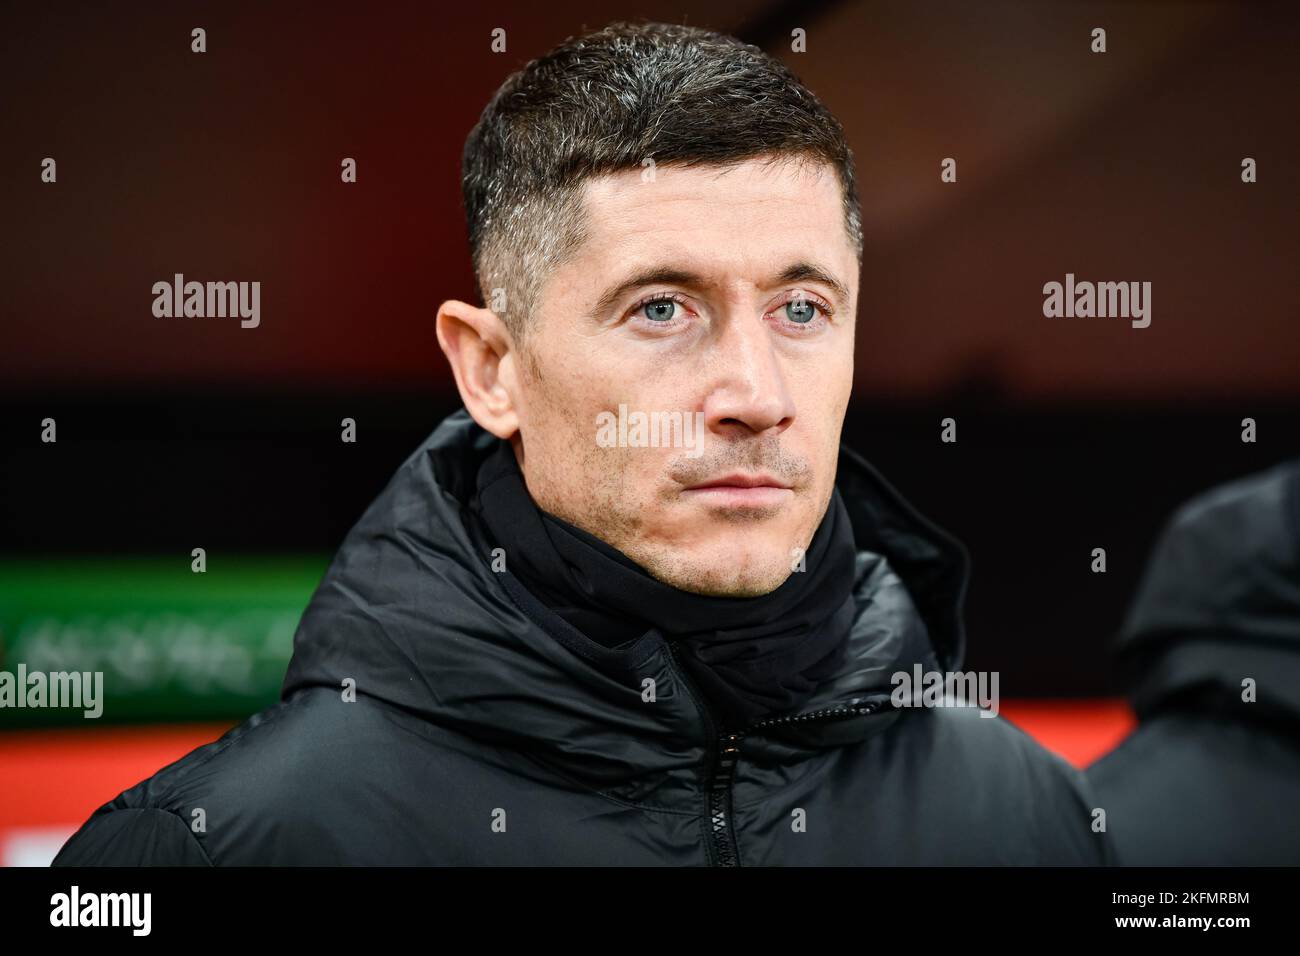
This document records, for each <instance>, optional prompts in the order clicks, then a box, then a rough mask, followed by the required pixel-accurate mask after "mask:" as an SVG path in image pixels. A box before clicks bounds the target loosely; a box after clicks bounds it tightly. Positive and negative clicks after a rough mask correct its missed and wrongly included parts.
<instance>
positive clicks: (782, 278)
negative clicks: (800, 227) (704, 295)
mask: <svg viewBox="0 0 1300 956" xmlns="http://www.w3.org/2000/svg"><path fill="white" fill-rule="evenodd" d="M789 282H820V283H821V284H822V285H825V286H828V287H829V288H830V289H832V290H833V291H834V294H835V297H836V298H838V299H839V300H840V303H841V304H842V305H844V306H846V307H847V306H848V304H849V300H850V298H851V296H850V294H849V288H848V286H846V285H845V284H844V283H843V282H841V281H840V280H839V279H837V278H835V276H833V275H832V274H831V273H830V272H829V271H828V270H826V269H823V268H822V267H821V266H819V265H816V264H815V263H812V262H805V261H800V262H794V263H791V264H790V265H789V266H787V267H786V268H785V269H784V270H783V271H782V272H781V274H780V275H777V276H774V277H773V279H772V281H771V282H770V283H769V284H770V285H783V284H785V283H789ZM647 285H684V286H694V287H695V288H703V287H705V286H707V285H710V282H709V280H708V279H706V278H705V277H704V276H702V275H700V274H699V273H698V272H692V271H690V270H689V269H679V268H676V267H674V266H650V267H648V268H645V269H641V270H638V271H637V272H634V273H633V274H632V275H630V276H628V277H627V278H626V279H624V280H623V281H621V282H619V283H617V284H615V285H613V286H611V287H610V288H609V289H607V290H605V292H604V294H603V295H601V297H600V299H599V301H597V303H596V307H595V308H594V309H592V311H591V315H592V317H593V318H599V317H602V316H604V315H605V314H606V313H608V312H609V310H610V309H612V308H613V307H614V305H615V303H617V302H618V300H619V299H621V298H623V296H625V295H627V294H628V293H629V292H631V291H632V290H633V289H638V288H640V287H642V286H647Z"/></svg>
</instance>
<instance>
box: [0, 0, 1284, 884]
mask: <svg viewBox="0 0 1300 956" xmlns="http://www.w3.org/2000/svg"><path fill="white" fill-rule="evenodd" d="M0 16H2V17H3V20H4V23H3V29H2V30H0V71H2V74H3V81H4V83H3V89H4V94H3V100H2V101H0V110H2V111H3V112H2V113H0V124H2V125H0V128H2V129H3V130H4V142H5V148H4V149H3V150H0V230H2V231H0V235H3V239H4V255H3V257H0V412H2V414H0V437H2V438H3V443H2V444H0V670H7V671H10V672H16V670H17V668H18V666H19V665H24V666H26V667H27V668H28V669H30V670H88V671H102V672H103V673H104V690H105V703H104V713H103V716H102V717H100V718H98V719H95V720H88V719H85V718H83V717H82V716H81V712H80V711H70V710H40V709H25V710H15V709H5V710H0V863H4V864H9V865H13V864H21V863H30V864H42V863H44V862H47V861H48V860H49V859H50V858H51V857H52V856H53V854H54V852H55V851H56V850H57V848H58V846H59V845H61V843H62V841H63V840H64V839H65V838H66V837H67V835H68V834H70V833H71V831H72V830H73V829H74V828H75V827H76V826H78V825H79V824H80V823H81V822H82V821H83V820H84V819H85V818H86V817H87V816H89V814H90V813H91V812H92V811H93V810H94V809H95V808H96V807H98V806H99V805H101V804H102V803H104V802H105V801H107V800H109V799H111V798H112V797H113V796H115V795H116V794H117V793H118V792H119V791H120V790H122V789H124V788H126V787H129V786H131V785H133V784H134V783H136V782H138V781H139V780H140V779H143V778H144V777H146V776H148V775H150V774H152V773H153V772H154V771H156V770H157V769H158V768H159V767H161V766H162V765H164V764H166V763H169V762H170V761H172V760H174V759H176V758H178V757H180V756H181V755H183V754H184V753H186V752H188V751H189V750H190V749H192V748H193V747H195V746H198V745H200V744H202V743H206V742H207V741H209V740H212V739H215V738H216V737H217V736H219V735H220V733H221V732H223V731H224V730H225V729H226V728H228V727H230V726H232V725H233V724H235V723H237V722H239V721H240V720H242V719H243V718H245V717H247V716H248V715H250V714H252V713H253V712H255V711H256V710H259V709H261V708H262V707H264V706H266V705H267V704H269V703H271V702H273V701H274V700H275V699H276V698H277V696H278V691H279V684H280V679H281V677H282V676H283V673H284V667H285V664H286V662H287V660H288V655H289V653H290V651H291V648H292V637H293V631H294V628H295V626H296V623H297V619H298V615H299V614H300V612H301V610H302V608H303V607H304V606H305V604H306V603H307V600H308V599H309V598H310V596H311V593H312V590H313V588H314V587H315V585H316V583H317V581H318V580H319V578H320V576H321V574H322V572H323V571H324V569H325V567H326V565H327V563H328V561H329V559H330V557H331V555H332V554H333V552H334V550H335V549H336V548H337V546H338V545H339V543H340V542H341V540H342V537H343V535H344V533H345V532H346V531H347V529H348V528H349V527H350V526H351V525H352V523H353V522H354V521H355V520H356V519H357V518H358V517H360V514H361V512H362V510H363V509H364V507H365V506H366V505H367V504H368V503H369V501H370V500H371V499H372V498H373V497H374V496H375V495H376V494H377V493H378V492H379V491H380V489H381V488H382V487H383V486H384V484H385V483H386V482H387V480H388V478H389V476H390V475H391V474H392V472H393V470H394V469H395V468H396V466H397V465H398V464H399V463H400V462H401V461H402V459H404V458H405V457H406V455H408V454H409V453H410V451H411V450H412V449H413V448H414V447H415V445H416V444H417V443H418V442H419V441H420V440H421V439H422V438H423V437H425V436H426V435H427V434H428V433H429V432H430V431H431V430H432V429H433V428H434V427H435V426H436V425H437V424H438V422H439V421H441V420H442V418H443V417H445V416H446V415H447V414H449V413H450V412H452V411H453V410H455V409H456V408H457V407H459V404H460V403H459V400H458V398H457V396H456V393H455V388H454V385H453V382H452V379H451V376H450V372H449V369H448V366H447V364H446V362H445V361H444V359H443V357H442V355H441V353H440V351H439V349H438V345H437V341H436V338H435V336H434V327H433V320H434V315H435V312H436V310H437V306H438V304H439V302H440V301H442V300H443V299H445V298H452V297H456V298H463V299H472V298H473V296H474V287H473V280H472V276H471V271H470V266H469V256H468V244H467V241H466V236H465V224H464V216H463V211H462V209H461V205H460V191H459V163H460V151H461V148H462V146H463V143H464V139H465V136H466V134H467V133H468V132H469V130H470V128H471V127H472V126H473V124H474V123H475V121H476V120H477V118H478V115H479V113H480V111H481V110H482V108H483V107H484V105H485V104H486V103H487V101H488V99H489V98H490V97H491V95H492V93H493V92H494V91H495V90H496V88H497V87H498V86H499V85H500V83H501V82H502V81H503V80H504V79H505V77H506V76H507V75H508V73H510V72H511V71H513V70H515V69H518V68H519V67H520V66H522V65H523V64H524V63H525V62H526V61H527V60H528V59H531V58H532V57H534V56H537V55H540V54H541V53H543V52H545V51H546V50H547V49H548V48H549V47H551V46H553V45H554V44H556V43H558V42H559V41H561V40H563V39H565V38H566V37H568V36H570V35H572V34H575V33H581V32H585V31H586V30H588V29H595V28H599V27H601V26H603V25H605V24H606V23H608V22H609V21H611V20H614V19H639V18H642V17H645V18H650V19H655V20H665V21H674V22H685V23H688V24H692V25H697V26H705V27H711V28H714V29H718V30H722V31H724V32H728V33H731V34H734V35H736V36H739V37H741V38H742V39H745V40H748V41H750V42H753V43H756V44H759V45H760V46H762V47H764V48H765V49H767V50H769V51H770V52H771V53H773V54H774V55H776V56H778V57H780V58H781V59H782V60H784V61H785V62H786V63H788V64H789V65H790V66H791V68H792V69H793V70H794V71H795V72H796V73H797V74H798V75H799V76H800V77H801V78H803V79H804V81H805V82H806V83H807V84H808V85H809V86H810V87H811V88H812V89H813V90H814V91H815V92H816V93H817V94H818V95H819V96H820V97H822V99H823V100H824V101H825V102H826V104H827V106H828V107H829V108H830V109H831V110H832V112H834V113H835V114H836V115H837V116H838V117H839V118H840V120H841V122H842V123H843V124H844V126H845V128H846V130H847V132H848V135H849V138H850V141H851V144H852V146H853V149H854V152H855V154H856V157H857V163H858V174H859V179H860V184H861V194H862V202H863V219H864V227H865V231H866V254H865V263H864V268H863V275H862V284H861V293H860V310H859V315H858V333H857V339H858V354H857V356H856V362H857V364H856V368H857V379H856V384H855V393H854V404H853V405H852V407H851V408H850V410H849V413H848V417H847V421H846V423H845V433H844V438H845V441H846V442H847V443H848V444H850V445H851V446H853V447H854V448H856V449H857V450H858V451H860V452H862V453H863V454H865V455H866V456H867V457H868V458H869V459H871V460H872V461H873V462H874V463H875V464H876V465H877V466H878V467H879V468H880V469H881V470H882V471H883V473H884V474H885V475H886V476H887V477H888V478H889V479H890V481H891V482H892V483H893V484H895V485H896V486H897V487H899V488H900V490H902V492H903V493H904V494H905V495H906V496H907V497H908V498H909V499H910V500H911V501H912V502H913V504H915V505H916V506H917V507H918V508H919V509H920V510H921V511H922V512H924V513H925V514H926V515H928V516H929V517H931V518H932V519H934V520H935V521H937V522H938V523H939V524H941V525H943V526H945V527H947V528H948V529H949V530H951V531H952V532H954V533H955V534H956V535H957V536H958V537H960V538H961V539H962V540H963V541H964V542H965V543H966V545H967V547H968V548H969V549H970V551H971V553H972V556H973V574H972V579H971V587H970V593H969V599H968V604H967V608H968V620H969V634H970V636H969V653H968V656H967V660H966V663H965V666H966V667H967V668H972V669H979V670H996V671H998V672H999V673H1000V675H1001V676H1000V680H1001V686H1000V691H1001V694H1002V697H1003V705H1002V712H1003V714H1004V715H1006V716H1008V717H1009V718H1011V719H1012V720H1014V721H1015V722H1016V723H1018V724H1019V725H1020V726H1022V727H1024V728H1025V729H1027V730H1028V731H1029V732H1031V733H1033V734H1034V735H1035V736H1036V737H1038V739H1040V740H1041V741H1042V742H1043V743H1044V744H1046V745H1047V746H1049V747H1051V748H1053V749H1055V750H1056V751H1058V752H1060V753H1062V754H1063V755H1064V756H1066V757H1067V758H1068V759H1070V760H1072V761H1073V762H1075V763H1076V764H1078V765H1081V766H1082V765H1084V764H1086V763H1087V762H1089V761H1091V760H1092V759H1093V758H1095V757H1096V756H1098V755H1099V754H1100V753H1102V752H1103V751H1104V750H1106V749H1107V748H1108V747H1109V746H1111V745H1112V744H1113V743H1114V742H1115V741H1116V740H1117V739H1118V738H1119V737H1120V736H1122V735H1123V733H1124V732H1125V731H1126V729H1127V728H1128V727H1129V726H1130V724H1131V720H1132V718H1131V715H1130V714H1129V711H1128V709H1127V707H1126V705H1125V704H1124V702H1123V701H1122V700H1121V699H1119V698H1118V696H1117V695H1116V691H1115V688H1114V686H1113V685H1112V684H1111V681H1110V678H1109V667H1108V656H1107V647H1108V642H1109V641H1110V638H1111V636H1112V635H1113V633H1114V632H1115V630H1116V628H1117V627H1118V625H1119V623H1120V621H1121V620H1122V617H1123V614H1124V610H1125V607H1126V605H1127V602H1128V601H1129V599H1130V598H1131V596H1132V593H1133V591H1134V588H1135V587H1136V584H1137V581H1138V575H1139V573H1140V571H1141V568H1142V566H1143V563H1144V561H1145V559H1146V557H1147V553H1148V551H1149V549H1150V547H1151V545H1152V543H1153V541H1154V538H1155V536H1156V534H1157V532H1158V531H1159V529H1160V527H1161V525H1162V524H1163V522H1164V521H1165V519H1166V518H1167V516H1168V514H1169V512H1170V511H1171V509H1172V508H1173V507H1174V506H1175V505H1176V504H1177V503H1178V502H1180V501H1181V500H1183V499H1184V498H1186V497H1187V496H1189V495H1190V494H1192V493H1193V492H1195V491H1197V490H1200V489H1203V488H1205V487H1208V486H1210V485H1212V484H1215V483H1217V482H1220V481H1223V480H1226V479H1229V478H1232V477H1236V476H1239V475H1243V474H1246V473H1248V472H1252V471H1256V470H1259V469H1262V468H1265V467H1267V466H1269V465H1272V464H1275V463H1277V462H1280V461H1282V460H1284V459H1287V458H1290V457H1293V456H1295V455H1296V454H1300V374H1298V370H1300V334H1297V332H1296V324H1297V319H1300V314H1298V313H1300V279H1298V275H1300V271H1298V270H1297V268H1296V263H1297V252H1298V251H1300V249H1298V248H1297V237H1296V223H1297V222H1298V221H1300V173H1298V172H1297V169H1298V168H1300V167H1298V166H1297V157H1300V133H1298V132H1297V123H1296V116H1297V110H1296V106H1297V103H1296V92H1297V90H1300V61H1298V58H1297V55H1296V51H1297V49H1298V48H1300V47H1298V45H1297V40H1300V14H1298V13H1297V8H1296V6H1295V5H1294V4H1265V3H1260V4H1242V3H1230V2H1196V3H1173V2H1116V3H1088V2H1078V3H1051V4H1047V3H1041V2H1031V0H1024V2H981V3H976V4H973V3H967V2H956V0H954V2H936V0H924V2H915V0H907V2H901V0H900V2H859V3H854V2H825V0H823V2H813V3H806V2H805V3H794V2H784V3H781V2H778V3H773V2H758V0H740V2H735V0H732V2H728V3H725V4H724V3H720V2H718V3H714V2H695V3H691V4H689V5H682V4H673V3H650V2H636V3H627V2H617V3H615V2H596V0H592V2H570V0H556V2H553V3H548V4H513V5H505V4H477V5H473V6H472V8H470V9H462V10H459V11H456V12H450V11H445V10H439V9H435V5H432V4H426V3H409V4H403V3H377V4H366V5H344V4H340V5H338V6H337V8H332V7H329V6H326V5H310V6H308V7H303V6H300V5H291V4H278V3H265V2H260V3H234V2H232V3H223V4H221V5H212V4H201V3H165V4H164V3H136V4H131V5H130V6H129V7H123V6H121V5H113V6H111V7H103V6H101V5H96V4H90V3H87V4H72V3H52V4H40V5H37V4H27V5H18V4H12V5H9V6H7V7H6V8H5V11H4V12H3V14H0ZM195 27H202V28H204V29H205V30H206V32H207V52H206V53H204V54H195V53H192V52H191V51H190V44H191V37H190V31H191V30H192V29H193V28H195ZM497 27H500V28H503V29H505V31H506V37H507V49H506V51H505V52H504V53H494V52H492V50H491V47H490V42H491V34H492V31H493V29H494V28H497ZM1096 27H1102V28H1104V29H1105V30H1106V31H1107V51H1106V52H1105V53H1104V54H1097V53H1093V52H1091V50H1090V46H1091V42H1092V40H1091V31H1092V30H1093V29H1094V28H1096ZM796 28H802V29H804V30H806V31H807V52H804V53H793V52H791V50H790V35H791V31H792V30H794V29H796ZM46 157H52V158H54V159H55V160H56V161H57V177H58V178H57V182H56V183H53V184H50V183H44V182H42V181H41V163H42V160H43V159H44V158H46ZM344 157H352V158H354V159H355V160H356V162H357V182H356V183H355V184H344V183H342V182H340V176H339V172H340V163H341V161H342V159H343V158H344ZM948 157H951V158H954V159H956V161H957V181H956V182H955V183H943V182H941V181H940V176H939V171H940V163H941V161H942V160H943V159H945V158H948ZM1246 157H1250V158H1253V159H1254V160H1255V161H1256V163H1257V168H1258V182H1255V183H1251V184H1246V183H1243V182H1242V179H1241V163H1242V160H1243V159H1244V158H1246ZM1067 272H1071V273H1074V274H1075V275H1076V276H1077V277H1078V278H1079V279H1080V280H1084V279H1088V280H1094V281H1106V280H1113V281H1149V282H1151V283H1152V286H1153V293H1152V322H1151V325H1150V327H1149V328H1146V329H1134V328H1131V327H1130V325H1129V323H1128V321H1126V320H1123V319H1097V318H1094V319H1047V318H1044V316H1043V314H1042V304H1043V293H1042V287H1043V284H1044V283H1046V282H1050V281H1057V282H1060V281H1063V280H1064V277H1065V274H1066V273H1067ZM175 273H183V274H184V275H185V276H186V278H187V279H197V280H199V281H207V280H246V281H251V280H259V281H260V282H261V284H262V299H261V314H262V319H261V324H260V326H259V327H258V328H256V329H243V328H241V327H240V325H239V322H238V320H237V319H194V318H191V319H158V318H155V317H154V316H153V314H152V302H153V294H152V291H151V289H152V285H153V283H154V282H157V281H160V280H170V279H171V277H172V276H173V275H174V274H175ZM949 416H951V417H953V418H955V419H956V420H957V422H958V441H957V443H956V444H944V443H942V442H941V441H940V440H939V439H940V421H941V419H943V418H944V417H949ZM1246 417H1250V418H1253V419H1255V420H1256V422H1257V427H1258V437H1257V441H1256V442H1254V443H1244V442H1242V440H1241V422H1242V419H1243V418H1246ZM47 418H51V419H54V420H55V422H56V426H57V438H58V440H57V442H56V443H53V444H51V443H45V442H42V440H41V433H42V427H43V426H42V421H43V420H44V419H47ZM343 418H352V419H355V421H356V423H357V441H356V442H355V443H354V444H345V443H343V442H341V441H340V440H339V434H340V422H341V420H342V419H343ZM1096 547H1103V548H1105V549H1106V553H1107V572H1106V573H1105V574H1095V573H1093V572H1092V571H1091V561H1092V555H1091V552H1092V549H1093V548H1096ZM195 548H203V549H205V552H206V560H207V571H206V573H204V574H195V573H192V571H191V561H192V557H191V554H192V551H193V549H195Z"/></svg>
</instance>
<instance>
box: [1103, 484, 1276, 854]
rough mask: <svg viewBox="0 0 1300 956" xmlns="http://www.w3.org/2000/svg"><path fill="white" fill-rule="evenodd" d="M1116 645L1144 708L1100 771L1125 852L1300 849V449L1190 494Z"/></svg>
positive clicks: (1136, 702)
mask: <svg viewBox="0 0 1300 956" xmlns="http://www.w3.org/2000/svg"><path fill="white" fill-rule="evenodd" d="M1117 651H1118V662H1119V665H1120V668H1121V675H1122V678H1123V680H1124V683H1125V685H1126V687H1127V689H1128V691H1129V696H1130V699H1131V700H1132V702H1133V707H1134V709H1135V710H1136V711H1137V715H1138V718H1139V724H1138V728H1137V729H1136V730H1135V731H1134V732H1133V733H1132V734H1131V735H1129V736H1128V737H1127V738H1126V739H1125V740H1124V741H1123V742H1122V743H1121V744H1120V745H1119V746H1118V747H1116V748H1115V749H1114V750H1113V751H1111V752H1110V753H1109V754H1107V755H1106V756H1105V757H1103V758H1101V760H1099V761H1097V762H1096V763H1094V764H1093V765H1092V766H1091V767H1089V768H1088V776H1089V778H1090V779H1091V780H1092V782H1093V785H1094V786H1095V787H1096V788H1097V792H1098V794H1099V799H1100V800H1101V806H1102V807H1103V808H1104V809H1105V810H1106V816H1107V821H1108V826H1109V829H1110V830H1111V832H1112V833H1113V835H1114V837H1115V848H1116V851H1117V853H1118V856H1119V862H1120V863H1121V864H1125V865H1138V866H1220V865H1231V866H1296V865H1297V864H1300V809H1298V808H1300V462H1291V463H1289V464H1286V465H1279V466H1278V467H1276V468H1272V469H1270V470H1268V471H1266V472H1263V473H1262V474H1257V475H1251V476H1250V477H1248V478H1244V479H1241V480H1239V481H1234V482H1231V483H1229V484H1227V485H1223V486H1221V487H1219V488H1215V489H1213V490H1212V491H1209V492H1206V493H1205V494H1203V495H1199V496H1197V497H1196V498H1194V499H1193V500H1192V501H1190V502H1188V503H1187V504H1185V505H1184V506H1183V507H1182V508H1181V509H1180V510H1179V512H1178V514H1176V515H1175V516H1174V518H1173V520H1172V521H1171V522H1170V524H1169V527H1168V528H1167V529H1166V530H1165V532H1164V534H1163V535H1162V536H1161V539H1160V542H1159V544H1158V545H1157V546H1156V550H1155V554H1154V556H1153V557H1152V559H1151V563H1150V566H1149V567H1148V569H1147V573H1146V577H1145V579H1144V580H1143V582H1142V586H1141V588H1140V590H1139V591H1138V595H1137V599H1136V600H1135V601H1134V603H1133V607H1132V608H1131V609H1130V611H1129V615H1128V620H1127V621H1126V622H1125V624H1124V628H1123V630H1122V631H1121V632H1120V636H1119V641H1118V643H1117Z"/></svg>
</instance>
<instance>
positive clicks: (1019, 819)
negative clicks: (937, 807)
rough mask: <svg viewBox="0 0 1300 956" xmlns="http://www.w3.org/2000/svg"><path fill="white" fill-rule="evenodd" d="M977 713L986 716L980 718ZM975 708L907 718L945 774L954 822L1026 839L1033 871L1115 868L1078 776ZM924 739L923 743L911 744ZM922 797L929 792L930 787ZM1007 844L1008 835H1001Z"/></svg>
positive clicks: (1092, 800) (1094, 805) (1092, 801)
mask: <svg viewBox="0 0 1300 956" xmlns="http://www.w3.org/2000/svg"><path fill="white" fill-rule="evenodd" d="M981 714H983V715H984V716H981ZM988 714H989V712H988V711H981V710H980V709H978V708H975V707H935V708H927V709H924V710H918V711H914V712H911V713H909V714H907V715H906V717H905V719H904V721H903V722H902V723H903V725H904V726H906V727H907V728H908V729H907V730H906V731H905V733H907V734H908V735H909V736H910V737H911V738H912V739H911V740H910V741H909V746H913V747H919V748H921V749H920V751H918V752H925V753H928V754H930V755H931V756H932V758H933V759H934V760H935V761H936V762H937V764H938V765H939V766H941V767H942V768H943V777H944V778H945V783H944V784H943V785H942V786H943V787H944V789H945V790H947V791H949V794H950V795H949V796H948V797H947V799H948V800H949V801H950V802H953V803H955V804H961V806H954V807H953V808H952V813H953V816H952V819H963V818H964V819H968V820H969V821H970V823H971V825H972V826H974V827H979V828H980V829H981V832H982V833H984V834H985V835H987V836H992V835H993V833H994V831H996V830H997V829H998V826H999V825H1004V826H1006V827H1010V828H1014V829H1015V830H1016V831H1019V832H1022V833H1024V834H1025V835H1026V836H1028V837H1030V839H1029V840H1028V842H1027V843H1024V844H1022V845H1025V846H1026V847H1027V848H1028V849H1030V850H1032V851H1033V853H1034V855H1035V856H1036V858H1035V859H1033V860H1025V861H1023V862H1026V863H1032V864H1036V865H1085V866H1112V865H1115V862H1116V860H1115V852H1114V848H1113V844H1112V842H1111V840H1110V837H1109V836H1108V835H1107V833H1106V832H1105V830H1104V829H1099V828H1098V827H1099V824H1098V822H1097V821H1098V820H1099V817H1098V815H1097V812H1096V811H1097V810H1098V808H1099V807H1100V806H1101V805H1100V803H1099V802H1098V800H1097V798H1096V796H1095V794H1094V793H1093V790H1092V787H1091V785H1090V784H1089V782H1088V780H1087V778H1086V777H1085V776H1084V774H1083V772H1082V771H1080V770H1079V769H1077V768H1075V767H1074V766H1072V765H1071V764H1070V763H1068V762H1067V761H1066V760H1065V759H1064V758H1062V757H1060V756H1059V755H1057V754H1055V753H1053V752H1051V751H1050V750H1047V749H1046V748H1044V747H1043V746H1042V745H1041V744H1039V743H1038V742H1037V741H1036V740H1034V738H1033V737H1031V736H1030V735H1029V734H1027V733H1025V731H1023V730H1021V729H1020V728H1019V727H1017V726H1016V725H1015V724H1013V723H1011V722H1010V721H1009V720H1007V719H1005V718H1003V717H1001V716H988ZM917 738H924V739H917ZM927 790H928V791H929V792H931V793H933V792H934V790H935V787H934V784H933V781H929V782H928V783H927ZM1004 836H1006V837H1007V838H1008V839H1009V834H1007V835H1004Z"/></svg>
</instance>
